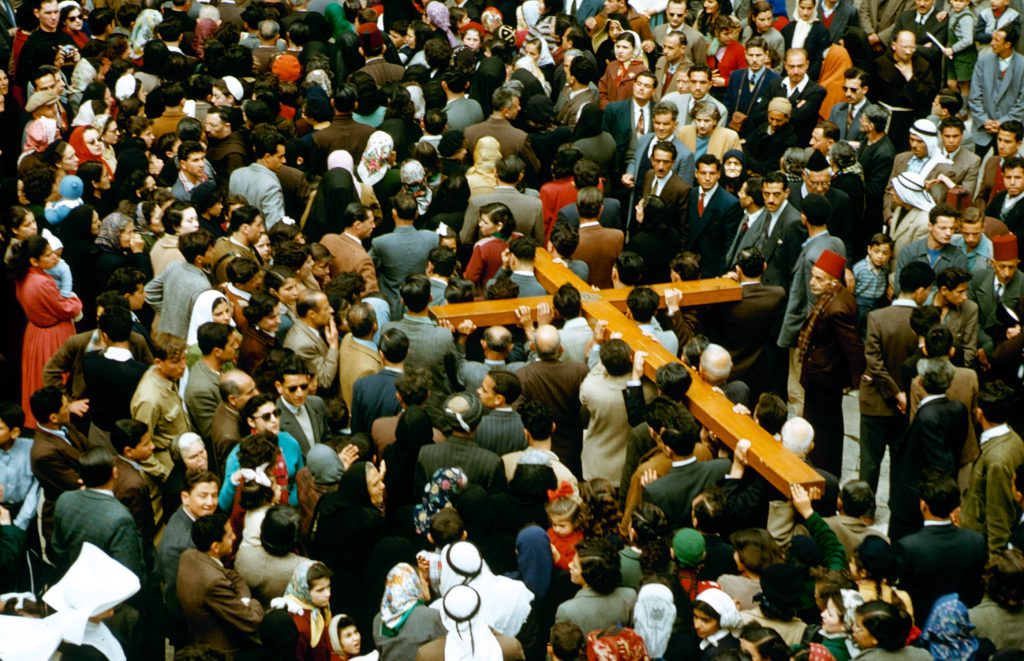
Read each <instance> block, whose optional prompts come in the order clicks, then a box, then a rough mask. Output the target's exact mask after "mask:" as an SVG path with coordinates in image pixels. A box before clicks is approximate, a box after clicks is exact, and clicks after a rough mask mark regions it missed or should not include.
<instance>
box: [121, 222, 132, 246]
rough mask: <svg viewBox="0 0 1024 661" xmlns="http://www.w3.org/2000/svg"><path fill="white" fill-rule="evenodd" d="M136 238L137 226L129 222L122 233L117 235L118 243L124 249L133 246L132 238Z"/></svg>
mask: <svg viewBox="0 0 1024 661" xmlns="http://www.w3.org/2000/svg"><path fill="white" fill-rule="evenodd" d="M134 238H135V226H134V225H132V224H131V223H129V224H128V225H126V226H125V228H124V229H123V230H121V233H120V234H118V235H117V243H118V245H119V246H121V248H123V249H124V250H129V249H131V247H132V240H133V239H134Z"/></svg>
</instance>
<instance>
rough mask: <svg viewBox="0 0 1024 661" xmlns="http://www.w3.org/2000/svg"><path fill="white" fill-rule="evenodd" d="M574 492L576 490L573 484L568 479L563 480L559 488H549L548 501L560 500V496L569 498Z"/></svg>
mask: <svg viewBox="0 0 1024 661" xmlns="http://www.w3.org/2000/svg"><path fill="white" fill-rule="evenodd" d="M574 493H576V491H575V489H573V488H572V485H571V484H569V482H567V481H566V480H562V483H561V484H559V485H558V488H557V489H548V502H549V503H550V502H551V501H553V500H558V499H559V498H569V497H571V496H572V495H573V494H574Z"/></svg>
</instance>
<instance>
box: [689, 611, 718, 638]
mask: <svg viewBox="0 0 1024 661" xmlns="http://www.w3.org/2000/svg"><path fill="white" fill-rule="evenodd" d="M693 628H694V629H696V630H697V636H698V637H699V638H707V637H708V636H711V635H714V633H715V632H716V631H718V621H717V620H715V618H713V617H711V616H709V615H705V614H704V613H702V612H700V611H698V610H694V611H693Z"/></svg>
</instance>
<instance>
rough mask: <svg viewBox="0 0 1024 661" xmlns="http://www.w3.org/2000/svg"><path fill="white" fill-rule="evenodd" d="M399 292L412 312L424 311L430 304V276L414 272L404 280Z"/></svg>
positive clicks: (403, 301)
mask: <svg viewBox="0 0 1024 661" xmlns="http://www.w3.org/2000/svg"><path fill="white" fill-rule="evenodd" d="M398 293H399V295H400V296H401V297H402V303H404V304H405V307H407V308H409V311H410V312H423V310H425V309H426V307H427V306H428V305H430V278H428V277H427V276H425V275H423V274H422V273H413V274H412V275H409V276H408V277H406V279H405V281H404V282H402V284H401V285H400V286H399V288H398Z"/></svg>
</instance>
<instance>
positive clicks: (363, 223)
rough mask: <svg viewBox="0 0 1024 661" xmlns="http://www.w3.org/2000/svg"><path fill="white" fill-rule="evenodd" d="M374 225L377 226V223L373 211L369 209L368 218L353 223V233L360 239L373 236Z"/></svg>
mask: <svg viewBox="0 0 1024 661" xmlns="http://www.w3.org/2000/svg"><path fill="white" fill-rule="evenodd" d="M374 227H376V223H375V221H374V218H373V212H372V211H367V212H366V218H364V219H363V220H357V221H356V222H354V223H352V233H353V234H355V235H356V236H357V237H359V238H360V239H369V238H370V237H371V236H373V228H374Z"/></svg>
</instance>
